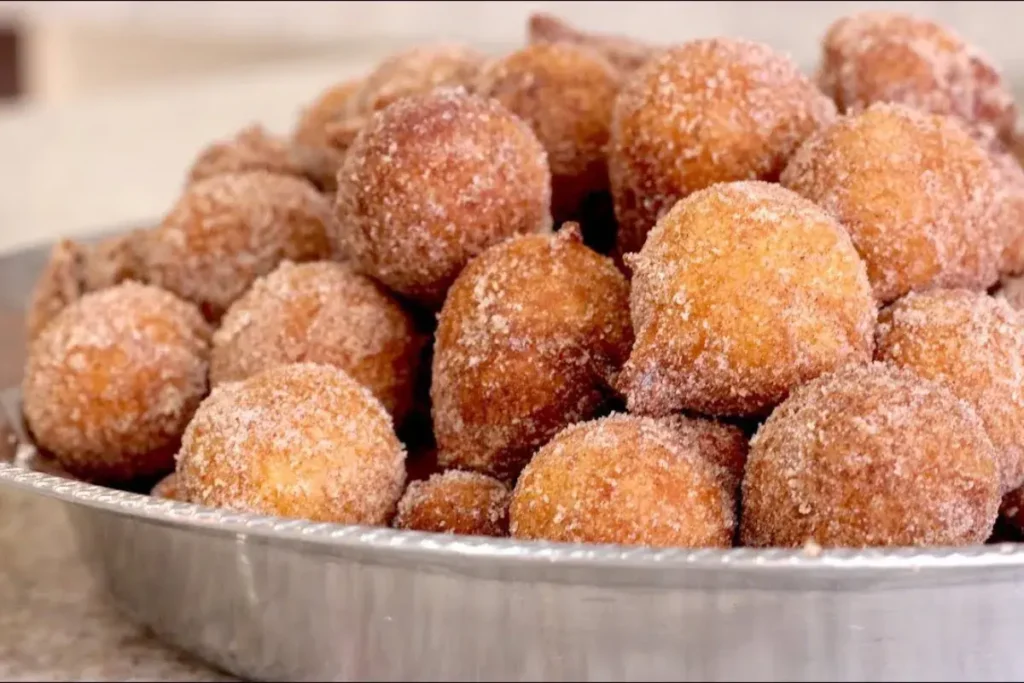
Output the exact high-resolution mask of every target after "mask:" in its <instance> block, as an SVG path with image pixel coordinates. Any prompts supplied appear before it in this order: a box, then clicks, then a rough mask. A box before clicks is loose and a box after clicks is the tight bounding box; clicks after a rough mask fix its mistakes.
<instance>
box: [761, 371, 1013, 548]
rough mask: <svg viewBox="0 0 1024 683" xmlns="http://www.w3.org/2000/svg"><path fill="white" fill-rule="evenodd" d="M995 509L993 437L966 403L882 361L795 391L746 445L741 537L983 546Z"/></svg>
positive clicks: (828, 543)
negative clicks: (991, 437)
mask: <svg viewBox="0 0 1024 683" xmlns="http://www.w3.org/2000/svg"><path fill="white" fill-rule="evenodd" d="M998 506H999V473H998V470H997V467H996V459H995V454H994V451H993V447H992V443H991V441H989V439H988V436H986V434H985V428H984V425H983V424H982V422H981V420H980V418H978V416H977V414H976V413H975V412H974V410H973V409H972V408H971V406H970V405H969V404H967V403H966V402H964V401H961V400H959V399H957V398H956V397H955V396H954V395H953V393H952V392H951V391H950V390H949V389H947V388H946V387H945V386H943V385H941V384H938V383H936V382H932V381H930V380H926V379H924V378H921V377H919V376H918V375H916V374H914V373H912V372H910V371H909V370H901V369H898V368H896V367H894V366H891V365H886V364H879V363H874V364H871V365H867V366H857V367H851V368H846V369H844V370H842V371H840V372H837V373H834V374H831V375H827V376H824V377H820V378H818V379H816V380H813V381H811V382H809V383H807V384H805V385H803V386H801V387H799V388H798V389H796V390H795V391H794V392H793V394H792V395H791V396H790V397H789V399H787V400H786V402H784V403H783V404H782V405H780V406H779V407H778V408H777V409H776V410H775V412H774V413H772V415H771V417H769V418H768V420H767V421H766V422H765V423H764V425H763V426H762V427H761V429H760V430H759V431H758V433H757V434H756V435H755V437H754V439H753V440H752V441H751V445H750V457H749V459H748V461H747V470H746V475H745V477H744V480H743V516H742V520H743V521H742V527H741V537H742V543H743V544H744V545H747V546H753V547H773V546H774V547H801V546H804V545H805V544H806V543H807V542H809V541H810V542H814V543H816V544H818V545H819V546H821V547H825V548H828V547H853V548H858V547H867V546H940V545H970V544H974V543H983V542H984V541H985V539H986V538H988V535H989V533H990V532H991V531H992V526H993V524H994V522H995V519H996V511H997V508H998Z"/></svg>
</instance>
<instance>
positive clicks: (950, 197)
mask: <svg viewBox="0 0 1024 683" xmlns="http://www.w3.org/2000/svg"><path fill="white" fill-rule="evenodd" d="M781 182H782V184H783V185H784V186H785V187H788V188H790V189H792V190H795V191H796V192H798V193H800V194H802V195H803V196H805V197H807V198H808V199H810V200H811V201H813V202H815V203H817V204H818V205H819V206H821V207H822V208H823V209H825V210H826V211H828V212H829V213H831V214H832V215H833V216H834V217H835V218H836V219H837V220H838V221H839V222H840V223H842V224H843V226H844V227H845V228H846V229H847V230H848V231H849V233H850V236H851V237H852V238H853V243H854V245H855V246H856V247H857V251H858V252H859V253H860V255H861V257H862V258H863V259H864V261H865V262H866V263H867V267H868V277H869V278H870V279H871V285H872V288H873V289H874V293H875V296H876V298H878V299H879V300H880V302H882V303H888V302H890V301H893V300H895V299H897V298H899V297H901V296H903V295H904V294H906V293H907V292H910V291H914V290H922V289H927V288H930V287H966V288H969V289H984V288H986V287H987V286H989V285H991V284H993V283H994V282H995V281H996V278H997V273H998V264H999V257H1000V253H1001V251H1002V247H1003V245H1002V239H1001V235H1000V234H999V230H998V229H997V222H996V221H995V220H994V219H993V217H992V210H991V207H992V206H994V205H995V204H996V200H997V187H996V183H995V176H994V174H993V173H992V165H991V161H990V160H989V158H988V155H987V154H986V153H985V150H984V149H982V148H981V146H980V145H979V144H978V143H977V142H976V141H975V140H974V139H972V138H971V136H970V134H969V133H968V132H967V130H966V129H965V128H963V127H962V126H961V125H959V124H958V123H957V122H956V121H954V120H953V119H950V118H948V117H944V116H937V115H932V114H925V113H922V112H918V111H916V110H913V109H910V108H908V107H905V106H903V105H895V104H874V105H872V106H871V107H869V108H868V109H867V110H866V111H864V112H863V113H860V114H857V115H855V116H849V117H844V118H843V119H841V120H840V121H839V122H838V123H836V124H835V125H834V126H832V127H831V128H829V129H828V130H826V131H824V132H823V133H821V134H819V135H817V136H815V137H813V138H812V139H810V140H808V141H807V143H806V144H804V145H803V146H802V147H801V148H800V150H799V151H798V152H797V153H796V154H795V155H794V156H793V159H792V161H791V162H790V164H789V166H788V167H787V168H786V170H785V171H784V172H783V174H782V178H781Z"/></svg>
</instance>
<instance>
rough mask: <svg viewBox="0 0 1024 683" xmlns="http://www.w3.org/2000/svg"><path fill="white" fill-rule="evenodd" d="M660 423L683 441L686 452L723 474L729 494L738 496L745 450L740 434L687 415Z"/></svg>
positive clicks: (729, 426) (731, 429)
mask: <svg viewBox="0 0 1024 683" xmlns="http://www.w3.org/2000/svg"><path fill="white" fill-rule="evenodd" d="M662 421H663V422H664V423H665V424H666V425H668V426H669V427H670V428H671V429H672V431H673V432H675V434H676V436H677V437H678V438H680V439H681V440H682V441H683V445H684V447H685V448H686V450H687V451H688V452H691V453H699V454H700V455H701V456H702V457H704V458H706V459H707V460H708V461H709V462H711V463H714V464H715V465H717V466H718V467H720V468H722V469H723V470H724V471H725V474H726V476H725V485H726V487H727V488H728V490H729V492H730V493H731V494H733V495H735V494H736V493H738V492H739V487H740V483H741V482H742V481H743V470H744V468H745V467H746V465H747V450H748V445H747V437H746V435H745V434H744V433H743V430H741V429H740V428H739V427H735V426H733V425H727V424H724V423H722V422H718V421H716V420H708V419H705V418H701V417H690V416H688V415H672V416H670V417H666V418H663V420H662Z"/></svg>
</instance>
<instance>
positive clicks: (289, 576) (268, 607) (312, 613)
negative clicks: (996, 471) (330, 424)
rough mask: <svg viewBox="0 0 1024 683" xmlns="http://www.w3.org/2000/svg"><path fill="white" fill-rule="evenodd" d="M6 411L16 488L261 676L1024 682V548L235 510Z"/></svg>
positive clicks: (16, 287) (16, 347) (203, 645)
mask: <svg viewBox="0 0 1024 683" xmlns="http://www.w3.org/2000/svg"><path fill="white" fill-rule="evenodd" d="M44 257H45V250H33V251H28V252H21V253H16V254H12V255H10V256H7V257H0V321H3V322H4V324H2V325H0V328H2V329H0V342H2V347H0V348H2V349H3V351H2V353H0V356H2V361H0V377H3V378H4V381H5V383H6V384H8V385H12V384H16V382H17V377H13V378H12V377H11V375H10V374H9V373H11V372H15V371H16V370H12V369H13V368H20V365H21V363H22V358H23V347H22V346H21V342H20V338H21V329H20V328H19V327H18V325H15V324H7V320H6V319H7V318H10V319H11V320H12V321H13V320H15V319H20V311H21V309H22V307H23V302H24V301H25V299H26V297H27V294H28V291H29V289H30V287H31V285H32V283H33V281H34V279H35V276H36V273H37V272H38V270H39V268H40V266H41V265H42V262H43V259H44ZM5 372H6V373H8V374H7V375H3V373H5ZM3 403H4V405H5V407H6V410H5V411H4V412H5V422H6V428H7V429H9V430H13V431H14V432H15V433H16V434H18V435H17V436H16V437H15V438H13V439H0V451H5V452H0V456H5V457H0V495H2V488H3V487H14V488H18V489H23V490H26V491H29V492H32V493H35V494H38V495H40V496H45V497H48V498H50V499H52V500H53V501H54V502H55V504H60V505H63V506H65V507H66V509H67V512H68V513H69V517H70V519H71V520H72V522H73V524H74V528H75V529H76V531H77V533H78V535H79V541H80V544H81V546H82V549H83V550H84V555H85V556H86V557H88V558H89V561H90V562H91V564H92V566H93V567H94V568H95V571H96V572H97V573H98V576H99V577H101V579H102V580H103V582H104V584H105V585H106V586H107V588H108V590H109V593H110V596H111V597H112V599H113V600H114V601H115V602H116V604H117V605H119V606H120V607H121V608H122V609H123V611H124V612H125V613H126V614H127V615H128V616H129V617H130V618H131V619H134V620H135V621H137V622H140V623H142V624H144V625H146V626H148V627H150V628H151V629H152V630H153V631H154V632H155V633H157V634H158V636H160V637H161V638H163V639H165V640H166V641H168V642H170V643H172V644H174V645H176V646H178V647H180V648H182V649H184V650H187V651H189V652H191V653H193V654H195V655H197V656H199V657H200V658H202V659H204V660H206V661H208V662H209V663H211V664H213V665H215V666H218V667H220V668H222V669H225V670H227V671H230V672H233V673H235V674H237V675H240V676H244V677H247V678H251V679H259V680H513V681H514V680H673V681H678V680H794V681H796V680H800V681H802V680H812V679H813V680H851V681H852V680H861V681H863V680H889V681H891V680H967V679H969V680H1020V679H1021V678H1022V677H1024V650H1022V649H1021V646H1020V642H1021V639H1022V637H1024V544H1021V545H1017V544H1012V543H1008V544H998V545H987V546H979V547H974V548H967V549H935V550H928V551H919V550H912V549H905V550H887V551H880V550H879V551H865V552H854V551H824V552H820V553H817V554H808V553H804V552H799V551H764V550H746V549H735V550H727V551H717V550H702V551H687V550H648V549H638V548H624V547H614V546H573V545H564V544H547V543H525V542H518V541H512V540H508V539H483V538H467V537H454V536H443V535H437V534H424V533H415V532H404V531H394V530H390V529H378V528H365V527H343V526H338V525H332V524H314V523H309V522H303V521H293V520H284V519H278V518H266V517H257V516H253V515H244V514H235V513H230V512H225V511H221V510H212V509H206V508H200V507H197V506H194V505H188V504H183V503H177V502H172V501H164V500H158V499H155V498H151V497H148V496H144V495H137V494H132V493H126V492H122V491H115V490H111V489H107V488H102V487H98V486H93V485H89V484H84V483H80V482H76V481H73V480H69V479H67V478H64V477H60V476H56V475H53V474H47V473H43V472H39V471H35V469H34V466H33V462H36V461H35V460H34V459H33V458H32V457H31V456H32V450H31V446H29V445H28V444H27V439H26V438H25V435H24V434H23V433H19V432H20V417H19V409H18V406H17V396H16V392H13V391H12V392H8V394H7V395H6V400H5V401H4V402H3ZM2 428H3V427H2V426H0V429H2Z"/></svg>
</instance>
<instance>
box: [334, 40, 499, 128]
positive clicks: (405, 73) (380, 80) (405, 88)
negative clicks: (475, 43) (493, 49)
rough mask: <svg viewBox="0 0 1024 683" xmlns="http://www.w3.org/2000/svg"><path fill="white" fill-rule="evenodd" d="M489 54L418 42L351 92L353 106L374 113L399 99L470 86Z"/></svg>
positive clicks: (374, 71) (460, 47)
mask: <svg viewBox="0 0 1024 683" xmlns="http://www.w3.org/2000/svg"><path fill="white" fill-rule="evenodd" d="M485 60H486V56H485V55H484V54H483V53H482V52H479V51H478V50H476V49H474V48H471V47H469V46H467V45H459V44H456V43H438V44H435V45H418V46H416V47H413V48H410V49H408V50H405V51H403V52H399V53H397V54H394V55H392V56H390V57H388V58H387V59H385V60H384V61H382V62H381V63H380V64H378V65H377V68H376V69H374V70H373V71H371V72H370V74H369V75H367V77H366V78H364V79H363V80H362V81H361V82H360V86H359V88H358V89H357V90H356V91H355V93H353V95H352V107H353V110H354V111H355V112H356V113H357V114H360V115H368V114H372V113H373V112H375V111H379V110H381V109H384V108H385V107H387V106H388V105H390V104H393V103H394V102H397V101H398V100H400V99H402V98H405V97H411V96H414V95H424V94H426V93H429V92H430V91H432V90H436V89H439V88H458V87H468V86H469V85H470V84H471V83H472V82H473V79H474V78H476V76H477V74H478V73H479V72H480V68H481V67H482V66H483V65H484V62H485Z"/></svg>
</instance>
